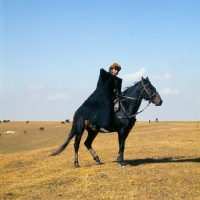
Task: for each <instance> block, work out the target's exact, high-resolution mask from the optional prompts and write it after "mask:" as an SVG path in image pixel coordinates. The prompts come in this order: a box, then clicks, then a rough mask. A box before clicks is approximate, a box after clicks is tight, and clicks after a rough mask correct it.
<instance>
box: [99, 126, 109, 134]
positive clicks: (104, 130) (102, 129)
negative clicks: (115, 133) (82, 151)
mask: <svg viewBox="0 0 200 200" xmlns="http://www.w3.org/2000/svg"><path fill="white" fill-rule="evenodd" d="M100 132H103V133H109V132H110V131H108V130H106V129H105V128H103V127H101V128H100Z"/></svg>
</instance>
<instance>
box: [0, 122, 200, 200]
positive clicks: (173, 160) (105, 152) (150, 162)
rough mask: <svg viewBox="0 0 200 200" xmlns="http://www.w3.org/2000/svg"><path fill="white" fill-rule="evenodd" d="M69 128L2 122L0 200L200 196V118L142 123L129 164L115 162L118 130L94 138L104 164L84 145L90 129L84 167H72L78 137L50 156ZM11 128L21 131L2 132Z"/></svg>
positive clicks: (132, 138) (131, 142)
mask: <svg viewBox="0 0 200 200" xmlns="http://www.w3.org/2000/svg"><path fill="white" fill-rule="evenodd" d="M41 126H43V127H44V131H39V127H41ZM70 129H71V124H65V125H61V124H60V122H29V124H26V123H25V122H10V123H7V124H0V133H1V136H0V171H1V173H0V184H1V187H0V199H19V200H21V199H97V200H98V199H99V200H102V199H106V200H107V199H120V200H121V199H139V200H140V199H144V200H145V199H146V200H149V199H166V200H168V199H192V200H193V199H194V200H195V199H200V170H199V169H200V148H199V146H200V122H152V123H150V124H149V123H147V122H137V123H136V125H135V126H134V128H133V129H132V131H131V132H130V134H129V137H128V138H127V140H126V147H125V154H124V157H125V161H126V164H127V166H126V167H125V168H121V167H119V166H118V164H117V162H116V158H117V153H118V138H117V133H109V134H99V135H98V136H97V138H96V139H95V141H94V143H93V148H94V150H95V151H96V153H97V154H98V156H99V157H100V160H101V162H102V163H103V164H101V165H95V162H94V160H93V159H92V157H91V155H90V153H89V152H88V150H87V149H86V148H85V146H84V144H83V143H84V140H85V139H86V136H87V133H86V132H85V133H84V135H83V138H82V141H81V145H80V150H79V162H80V165H81V168H79V169H75V168H74V166H73V161H74V150H73V141H72V142H71V143H70V144H69V145H68V147H67V148H66V150H65V151H64V152H62V153H61V154H59V155H58V156H55V157H50V156H49V154H50V153H51V152H52V151H53V150H55V149H56V148H57V147H58V146H60V145H61V144H62V143H63V142H64V141H65V140H66V138H67V135H68V133H69V131H70ZM8 130H14V131H17V133H16V134H12V135H5V134H2V133H3V132H5V131H8ZM24 130H26V132H27V133H26V134H25V133H24Z"/></svg>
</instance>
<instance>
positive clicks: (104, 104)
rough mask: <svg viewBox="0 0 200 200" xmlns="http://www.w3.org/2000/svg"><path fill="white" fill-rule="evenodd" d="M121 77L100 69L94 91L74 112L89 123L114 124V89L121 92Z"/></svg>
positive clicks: (99, 124) (102, 125) (106, 125)
mask: <svg viewBox="0 0 200 200" xmlns="http://www.w3.org/2000/svg"><path fill="white" fill-rule="evenodd" d="M121 86H122V79H120V78H118V77H116V76H113V75H112V74H111V73H109V72H107V71H105V70H104V69H100V75H99V80H98V82H97V87H96V89H95V91H94V92H93V93H92V94H91V95H90V96H89V97H88V99H87V100H86V101H85V102H84V103H83V104H82V105H81V106H80V107H79V108H78V110H77V111H76V113H77V114H78V115H80V116H81V117H83V118H84V119H86V120H89V121H90V123H92V124H95V125H97V126H100V127H111V126H113V125H114V124H116V116H115V113H114V97H115V94H114V93H113V91H114V89H116V88H117V89H118V93H120V92H121Z"/></svg>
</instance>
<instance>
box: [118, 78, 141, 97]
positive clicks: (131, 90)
mask: <svg viewBox="0 0 200 200" xmlns="http://www.w3.org/2000/svg"><path fill="white" fill-rule="evenodd" d="M140 83H141V81H138V82H134V83H133V84H134V85H131V86H128V87H125V89H124V91H123V92H122V93H121V95H129V94H130V93H132V92H133V89H134V88H135V87H137V86H138V85H139V84H140Z"/></svg>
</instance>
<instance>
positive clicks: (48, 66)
mask: <svg viewBox="0 0 200 200" xmlns="http://www.w3.org/2000/svg"><path fill="white" fill-rule="evenodd" d="M199 55H200V1H199V0H151V1H149V0H124V1H119V0H116V1H113V0H106V1H104V0H79V1H78V0H77V1H76V0H59V1H55V0H17V1H16V0H0V105H1V106H0V120H3V119H10V120H65V119H70V120H71V119H72V117H73V114H74V112H75V111H76V109H77V108H78V107H79V106H80V105H81V104H82V103H83V102H84V100H85V99H86V98H87V97H88V96H89V95H90V94H91V93H92V92H93V91H94V89H95V87H96V83H97V79H98V76H99V70H100V68H104V69H106V70H107V69H108V67H109V65H110V64H111V63H113V62H118V63H119V64H121V66H122V70H121V71H120V74H119V77H121V78H123V88H125V87H126V86H130V85H131V84H132V83H133V82H135V81H139V80H140V78H141V76H144V77H146V76H148V77H149V79H150V81H151V82H152V84H153V85H154V86H155V87H156V88H157V90H158V92H159V93H160V95H161V97H162V99H163V101H164V103H163V105H162V106H161V107H155V106H154V105H153V104H152V105H150V106H149V107H148V108H147V109H146V110H145V111H144V112H143V113H141V114H140V115H138V117H137V120H138V121H143V120H149V119H150V120H155V118H158V119H159V120H160V121H164V120H170V121H174V120H189V121H193V120H200V85H199V78H200V75H199V74H200V56H199ZM146 105H147V102H143V104H142V105H141V109H142V108H143V107H145V106H146Z"/></svg>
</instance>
